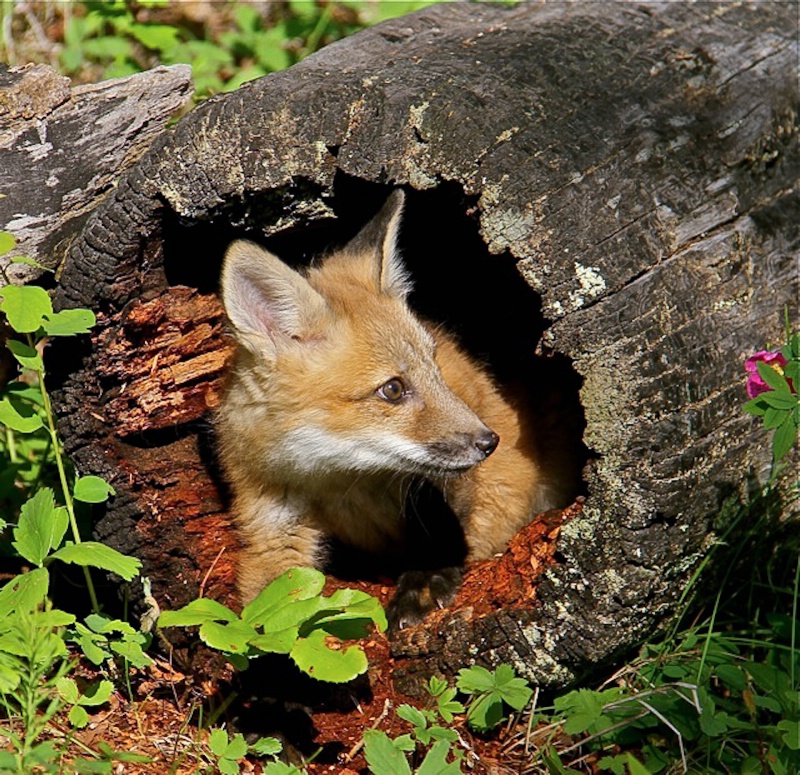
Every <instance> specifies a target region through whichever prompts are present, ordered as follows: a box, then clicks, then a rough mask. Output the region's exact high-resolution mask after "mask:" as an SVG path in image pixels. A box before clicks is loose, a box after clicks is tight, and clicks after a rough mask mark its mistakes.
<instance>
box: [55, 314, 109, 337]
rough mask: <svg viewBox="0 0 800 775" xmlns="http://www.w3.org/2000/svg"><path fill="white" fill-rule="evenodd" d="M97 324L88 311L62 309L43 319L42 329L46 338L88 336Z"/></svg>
mask: <svg viewBox="0 0 800 775" xmlns="http://www.w3.org/2000/svg"><path fill="white" fill-rule="evenodd" d="M95 323H97V318H96V317H95V316H94V312H92V311H91V310H90V309H63V310H61V312H54V313H53V314H52V315H47V316H46V317H45V320H44V323H43V324H42V328H44V330H45V333H46V334H47V335H48V336H77V335H78V334H88V333H89V331H91V330H92V327H93V326H94V325H95Z"/></svg>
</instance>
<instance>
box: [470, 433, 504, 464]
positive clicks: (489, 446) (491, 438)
mask: <svg viewBox="0 0 800 775" xmlns="http://www.w3.org/2000/svg"><path fill="white" fill-rule="evenodd" d="M499 443H500V437H499V436H498V435H497V434H496V433H495V432H494V431H490V430H489V429H488V428H487V429H486V430H485V431H483V432H482V433H481V434H480V435H479V436H478V438H476V439H475V446H476V447H477V448H478V451H479V452H481V453H482V454H483V456H484V457H489V455H491V454H492V452H494V451H495V450H496V449H497V445H498V444H499Z"/></svg>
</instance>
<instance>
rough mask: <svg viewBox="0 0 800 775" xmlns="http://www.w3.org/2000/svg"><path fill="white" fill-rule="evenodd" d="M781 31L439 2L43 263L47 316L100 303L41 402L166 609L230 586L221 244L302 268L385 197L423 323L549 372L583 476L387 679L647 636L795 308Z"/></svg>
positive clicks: (159, 173) (528, 664) (166, 159)
mask: <svg viewBox="0 0 800 775" xmlns="http://www.w3.org/2000/svg"><path fill="white" fill-rule="evenodd" d="M795 31H796V19H795V14H794V7H793V5H792V4H789V3H747V4H723V5H720V4H717V3H702V2H701V3H693V4H687V3H670V2H665V3H647V4H643V5H638V4H631V3H609V4H605V3H582V4H560V3H554V4H547V5H546V6H539V5H523V6H520V7H516V8H507V7H499V6H496V5H485V6H481V5H472V4H443V5H441V6H437V7H432V8H429V9H426V10H424V11H421V12H418V13H416V14H412V15H410V16H407V17H403V18H401V19H397V20H394V21H391V22H387V23H384V24H381V25H378V26H377V27H375V28H373V29H370V30H367V31H365V32H362V33H360V34H358V35H355V36H353V37H352V38H348V39H346V40H344V41H342V42H340V43H337V44H334V45H332V46H330V47H328V48H326V49H324V50H323V51H321V52H320V53H318V54H316V55H315V56H313V57H310V58H309V59H307V60H305V61H304V62H302V63H300V64H299V65H297V66H295V67H293V68H291V69H290V70H288V71H286V72H283V73H278V74H275V75H272V76H269V77H267V78H264V79H261V80H259V81H256V82H254V83H250V84H247V85H246V86H244V87H243V88H241V89H239V90H238V91H237V92H235V93H232V94H229V95H225V96H222V97H219V98H216V99H214V100H211V101H209V102H208V103H206V104H204V105H202V106H200V107H199V108H197V109H195V110H194V111H193V112H192V113H191V114H190V115H188V116H187V117H186V118H184V119H183V120H182V121H181V122H180V123H179V124H178V125H177V126H176V127H175V128H174V129H173V130H172V131H171V132H169V133H166V134H164V135H162V136H161V137H160V138H159V139H158V140H157V141H156V142H155V143H154V144H153V146H152V147H151V148H150V150H149V151H148V152H147V153H146V154H145V156H144V157H143V158H142V159H141V160H140V161H139V162H138V163H137V164H136V165H135V166H134V167H132V168H131V169H130V170H129V171H128V172H127V173H126V174H125V175H124V176H123V177H122V179H121V180H120V181H119V183H118V185H117V188H116V189H115V191H114V192H112V193H111V194H110V195H109V196H108V197H107V198H106V200H105V202H104V203H103V205H102V206H101V207H99V208H98V209H97V210H95V211H94V213H93V214H92V215H91V217H90V218H89V220H88V221H87V223H86V226H85V228H84V229H83V231H82V233H81V236H80V238H79V239H78V240H77V241H76V243H75V244H74V245H73V246H72V248H71V250H70V252H69V255H68V258H67V261H66V263H65V265H64V268H63V272H62V275H61V283H60V287H59V291H58V293H59V301H60V303H61V304H62V305H65V306H74V305H78V304H80V305H88V306H91V307H93V308H95V309H96V310H98V311H99V312H100V313H101V324H100V326H99V328H98V331H97V333H96V334H95V335H94V336H93V337H92V340H91V344H90V346H89V348H88V350H87V351H86V352H85V357H84V360H83V363H82V366H81V367H80V368H79V369H77V370H74V371H73V372H72V373H71V374H67V375H66V376H65V380H64V384H63V388H62V389H61V391H60V393H59V396H58V403H59V410H60V414H61V428H62V431H63V433H64V435H65V437H66V439H67V441H68V445H69V448H70V452H71V453H72V454H73V456H74V458H75V460H76V461H77V465H78V467H79V469H80V470H81V472H82V473H89V472H92V473H97V474H100V475H104V476H106V477H108V478H110V479H111V481H112V483H113V484H114V486H115V487H116V489H117V492H118V496H117V498H116V499H115V500H114V501H113V502H112V504H111V505H110V506H109V508H108V509H107V511H106V512H105V513H104V514H103V515H102V518H101V519H100V520H99V522H98V525H97V531H98V534H99V536H100V537H101V538H103V539H104V540H106V541H108V542H109V543H112V544H114V545H116V546H117V547H118V548H120V549H122V550H123V551H133V552H134V553H136V554H138V555H139V556H140V557H142V558H143V560H144V562H145V573H146V575H148V576H150V577H151V579H152V581H153V586H154V594H155V596H156V598H157V599H159V600H160V601H161V602H162V604H163V605H164V606H165V607H172V606H176V605H180V604H183V603H185V602H187V601H188V600H189V599H191V598H192V597H194V596H195V595H196V594H197V592H198V589H199V588H200V586H201V584H202V585H203V588H204V591H205V593H206V594H209V595H211V596H217V597H220V598H221V599H223V600H226V601H230V600H231V595H232V578H233V575H232V574H233V568H234V565H235V554H236V540H235V536H234V534H233V532H232V529H231V524H230V520H229V518H228V516H227V512H226V502H225V495H224V487H223V486H222V485H221V484H220V483H219V482H218V481H217V479H216V478H215V477H216V474H215V471H216V468H215V466H214V461H213V443H209V441H208V437H209V433H208V430H209V423H208V410H209V409H210V408H213V406H214V405H215V403H216V401H217V397H218V392H219V386H220V380H221V377H222V374H223V372H224V365H225V359H226V357H227V354H228V350H229V344H228V343H227V341H226V339H225V337H224V334H223V327H222V326H223V323H222V320H223V318H222V313H221V310H220V307H219V304H218V302H217V300H216V297H215V295H214V294H215V288H216V281H217V277H218V272H219V266H220V262H221V257H222V252H223V250H224V248H225V246H226V244H227V243H228V242H229V241H230V240H231V239H232V238H234V237H240V236H248V237H251V238H256V239H260V240H262V241H265V242H266V243H267V244H269V245H270V246H271V247H273V249H274V250H275V251H276V252H278V253H279V254H280V255H282V256H284V257H286V258H288V259H289V260H293V261H298V262H302V261H303V260H307V259H308V256H310V255H311V254H313V253H314V252H316V251H317V250H318V249H320V248H323V247H325V246H326V245H329V244H333V243H336V242H338V241H342V240H343V239H345V238H346V237H347V236H348V235H350V234H352V233H354V231H355V229H356V228H357V227H358V225H359V224H360V223H363V222H364V221H365V220H366V219H367V217H368V216H369V215H371V210H373V209H374V207H375V206H376V205H377V203H379V202H380V201H381V199H382V197H383V196H384V195H385V194H386V193H388V191H389V190H390V188H391V187H392V186H395V185H402V186H404V187H406V189H407V191H408V192H409V211H408V214H407V217H406V221H405V224H404V232H403V240H404V255H405V256H406V257H407V260H408V262H409V265H410V266H411V269H412V271H413V273H414V275H415V278H416V279H417V282H418V295H417V296H416V297H415V299H416V301H417V303H418V305H419V307H420V308H421V309H422V311H423V312H425V313H426V314H432V315H433V316H434V317H437V316H438V317H441V318H445V319H447V320H448V322H449V323H450V324H452V325H454V326H455V327H456V328H457V329H458V330H459V333H461V334H462V335H463V337H464V339H465V341H468V342H470V345H471V346H472V347H473V348H474V349H475V350H476V351H477V352H480V353H483V354H485V355H486V356H487V357H488V358H489V360H490V361H491V362H493V364H494V365H495V366H496V367H497V369H498V371H499V372H500V373H504V372H505V371H513V361H514V358H515V357H517V356H518V355H519V353H520V351H521V350H522V351H525V350H527V351H533V349H534V348H538V352H539V354H540V357H541V358H542V360H543V361H547V362H549V363H560V364H561V372H560V374H561V377H560V378H561V379H563V385H564V390H565V391H566V392H569V391H574V395H575V400H576V404H577V399H578V397H579V400H580V407H579V408H578V410H576V411H581V410H582V412H583V415H584V418H583V420H584V422H585V432H584V435H583V439H584V443H585V444H586V445H587V447H588V448H589V452H590V460H589V462H588V464H587V466H586V469H585V480H586V498H585V500H583V501H582V502H579V503H577V504H576V505H575V506H574V507H573V508H572V509H571V510H568V512H567V517H568V518H567V519H566V520H565V521H564V522H563V524H561V523H560V522H559V521H558V520H557V519H556V520H555V521H553V520H554V515H547V516H546V517H542V518H540V519H539V520H537V521H536V522H535V523H534V524H533V525H532V527H531V528H530V529H529V530H528V531H526V532H524V533H523V534H522V536H521V537H520V538H519V539H518V540H517V541H515V543H514V545H513V546H512V550H511V551H510V553H509V554H508V555H507V556H505V557H504V558H502V559H501V560H495V561H491V563H490V564H489V565H483V566H479V567H477V568H475V569H473V570H472V571H471V572H470V574H469V575H468V577H467V579H466V582H465V592H464V595H463V596H462V598H460V601H459V602H458V603H457V604H456V606H455V608H454V609H452V610H449V611H443V612H439V613H437V614H436V615H435V616H434V617H432V618H431V619H430V620H429V621H428V622H427V623H426V624H425V625H424V626H423V627H421V628H414V629H413V630H411V631H406V632H404V633H403V635H402V636H401V638H400V639H399V640H398V641H397V642H396V643H395V644H394V647H393V648H394V663H393V664H394V668H395V677H396V679H397V681H398V683H399V684H402V686H403V687H404V688H405V689H409V688H413V683H414V681H415V680H416V678H417V676H419V675H420V674H430V673H431V672H434V671H440V672H442V673H445V674H447V673H451V672H452V671H453V670H455V669H458V668H459V667H462V666H464V665H465V664H468V663H470V662H475V661H478V662H481V663H484V664H496V663H498V662H501V661H505V662H510V663H511V664H513V665H514V666H515V667H516V668H517V670H518V671H519V672H520V673H521V674H523V675H525V676H526V677H528V678H529V679H531V680H533V681H535V682H537V683H539V684H542V685H556V684H563V683H566V682H568V681H569V680H571V679H572V678H573V677H574V676H575V675H576V674H577V673H579V672H580V671H582V670H584V669H586V668H587V666H589V665H592V664H596V663H598V662H600V661H603V660H608V659H610V658H612V657H613V656H615V655H616V654H618V653H619V652H621V651H622V650H624V649H627V648H629V647H631V645H633V644H635V643H637V642H638V641H639V640H640V639H641V638H643V637H645V636H646V635H648V634H649V633H651V632H652V631H653V630H654V628H656V627H657V626H658V625H659V624H660V623H662V622H663V621H664V620H665V617H667V616H668V615H669V614H670V613H671V612H672V611H673V610H674V607H675V604H676V601H677V600H678V598H679V596H680V593H681V591H682V589H683V586H684V584H685V583H686V581H687V579H688V577H689V575H690V573H691V571H692V569H693V568H695V567H696V565H697V562H698V561H699V559H700V558H701V557H702V556H703V553H704V552H705V550H706V549H707V547H708V545H709V542H710V540H711V523H712V520H713V518H714V515H715V514H716V513H717V512H718V510H719V507H720V505H721V503H722V502H723V501H724V500H725V499H726V498H728V497H729V496H731V495H732V494H734V495H737V496H738V497H741V498H743V497H745V496H746V492H745V489H746V480H747V479H748V477H756V478H759V477H760V478H762V479H763V477H764V475H765V472H766V470H767V466H768V462H769V461H768V456H767V451H766V448H765V447H766V445H765V444H764V443H763V441H757V440H759V439H760V436H759V433H760V431H759V430H757V427H756V424H755V423H754V422H753V421H752V420H751V418H749V417H748V416H746V415H744V414H742V412H741V404H742V403H743V401H744V399H745V396H744V390H743V378H742V375H743V372H742V365H741V364H742V360H743V358H744V356H745V355H746V354H748V353H750V352H752V351H753V350H756V349H759V348H760V347H761V346H762V345H763V344H764V343H765V342H769V341H772V342H776V341H779V340H780V338H781V335H782V333H781V332H782V320H783V314H784V306H785V305H788V307H789V308H790V310H791V312H792V314H793V315H795V318H794V319H796V312H797V298H798V269H797V247H798V225H797V224H798V219H797V213H798V207H797V204H798V195H797V191H796V182H797V180H798V172H799V171H800V164H798V148H797V127H796V123H795V122H796V116H797V108H798V98H797V90H796V83H795V77H796V73H795V63H796V60H797V40H796V34H795ZM373 202H374V203H375V204H372V203H373ZM333 216H336V218H334V217H333ZM520 277H522V278H524V280H525V281H526V282H527V285H525V284H524V283H521V282H520V280H519V278H520ZM184 286H186V287H184ZM531 289H533V290H531ZM534 291H535V293H534ZM546 356H549V357H546ZM72 367H74V362H73V363H71V364H69V366H68V368H72ZM520 542H521V543H520ZM503 563H505V565H503ZM503 568H505V571H503ZM501 571H502V572H501ZM501 582H502V584H505V586H503V587H502V588H499V592H498V593H497V594H494V593H493V592H492V590H493V589H494V586H493V585H497V584H500V583H501ZM476 601H481V606H478V605H477V603H476Z"/></svg>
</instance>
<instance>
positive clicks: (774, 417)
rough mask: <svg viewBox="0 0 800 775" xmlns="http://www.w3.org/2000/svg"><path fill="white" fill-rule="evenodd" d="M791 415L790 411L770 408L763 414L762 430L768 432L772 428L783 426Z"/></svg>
mask: <svg viewBox="0 0 800 775" xmlns="http://www.w3.org/2000/svg"><path fill="white" fill-rule="evenodd" d="M791 413H792V411H791V409H775V408H774V407H772V406H770V407H769V408H768V409H767V411H766V412H764V429H765V430H768V431H769V430H772V429H773V428H777V427H778V426H779V425H781V424H783V422H784V421H785V420H786V419H787V417H788V416H789V415H790V414H791Z"/></svg>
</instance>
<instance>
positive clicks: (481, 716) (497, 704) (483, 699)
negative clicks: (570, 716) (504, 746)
mask: <svg viewBox="0 0 800 775" xmlns="http://www.w3.org/2000/svg"><path fill="white" fill-rule="evenodd" d="M502 720H503V703H502V702H501V701H500V697H499V696H497V695H496V694H495V693H494V692H486V693H482V694H480V695H478V697H477V698H476V699H475V700H474V701H473V702H472V704H471V705H470V706H469V708H468V709H467V723H468V724H469V725H470V726H471V727H472V728H473V729H477V730H478V731H479V732H486V731H488V730H490V729H493V728H494V727H496V726H497V725H498V724H499V723H500V722H501V721H502ZM565 730H566V726H565Z"/></svg>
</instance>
